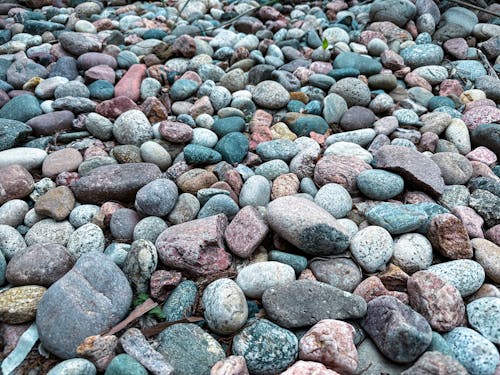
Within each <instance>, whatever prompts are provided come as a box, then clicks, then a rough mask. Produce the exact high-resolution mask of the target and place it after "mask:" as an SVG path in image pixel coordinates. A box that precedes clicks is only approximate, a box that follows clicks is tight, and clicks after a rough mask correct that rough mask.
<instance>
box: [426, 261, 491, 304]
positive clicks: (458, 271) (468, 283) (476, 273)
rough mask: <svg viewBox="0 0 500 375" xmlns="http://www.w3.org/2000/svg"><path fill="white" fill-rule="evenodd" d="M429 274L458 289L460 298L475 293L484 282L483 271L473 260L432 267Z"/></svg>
mask: <svg viewBox="0 0 500 375" xmlns="http://www.w3.org/2000/svg"><path fill="white" fill-rule="evenodd" d="M428 271H429V272H432V273H434V274H435V275H437V276H439V277H440V278H441V279H443V280H444V281H446V282H448V283H450V284H452V285H453V286H454V287H455V288H457V289H458V291H459V292H460V294H461V295H462V297H467V296H470V295H471V294H473V293H474V292H476V291H477V290H478V289H479V288H480V287H481V285H482V284H483V282H484V277H485V273H484V269H483V267H481V265H480V264H479V263H477V262H475V261H473V260H469V259H459V260H452V261H449V262H444V263H439V264H435V265H432V266H430V267H429V268H428Z"/></svg>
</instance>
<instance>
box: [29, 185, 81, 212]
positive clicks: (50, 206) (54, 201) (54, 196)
mask: <svg viewBox="0 0 500 375" xmlns="http://www.w3.org/2000/svg"><path fill="white" fill-rule="evenodd" d="M74 205H75V197H74V195H73V193H72V191H71V189H70V188H68V187H67V186H59V187H56V188H54V189H51V190H49V191H48V192H46V193H45V194H43V195H42V196H41V197H40V198H39V199H38V200H37V201H36V203H35V211H36V213H37V214H39V215H42V216H48V217H51V218H53V219H54V220H57V221H61V220H64V219H66V218H67V217H68V216H69V214H70V213H71V210H72V209H73V207H74Z"/></svg>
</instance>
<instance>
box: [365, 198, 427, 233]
mask: <svg viewBox="0 0 500 375" xmlns="http://www.w3.org/2000/svg"><path fill="white" fill-rule="evenodd" d="M416 208H417V207H416V206H410V205H402V204H397V203H389V202H384V203H380V204H377V205H374V206H373V207H371V208H369V209H368V210H367V211H366V212H365V217H366V219H367V220H368V221H369V222H370V223H371V224H374V225H378V226H380V227H383V228H384V229H386V230H387V231H389V233H391V234H401V233H407V232H412V231H414V230H416V229H419V228H420V227H421V226H422V225H424V224H426V222H427V220H428V215H427V214H426V212H423V211H422V210H417V209H416Z"/></svg>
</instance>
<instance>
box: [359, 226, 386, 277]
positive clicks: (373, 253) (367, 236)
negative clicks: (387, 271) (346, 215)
mask: <svg viewBox="0 0 500 375" xmlns="http://www.w3.org/2000/svg"><path fill="white" fill-rule="evenodd" d="M350 251H351V253H352V255H353V256H354V258H355V259H356V261H357V262H358V264H359V265H360V266H361V267H362V268H363V269H364V270H365V271H366V272H370V273H372V272H376V271H377V270H381V269H383V268H385V265H386V264H387V263H388V262H389V260H390V259H391V257H392V254H393V251H394V248H393V241H392V237H391V235H390V233H389V232H387V231H386V230H385V229H384V228H382V227H378V226H368V227H366V228H364V229H362V230H360V231H359V232H357V233H356V234H355V235H354V237H353V238H352V240H351V243H350Z"/></svg>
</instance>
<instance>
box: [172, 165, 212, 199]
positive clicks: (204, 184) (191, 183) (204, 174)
mask: <svg viewBox="0 0 500 375" xmlns="http://www.w3.org/2000/svg"><path fill="white" fill-rule="evenodd" d="M176 182H177V186H178V187H179V189H181V190H182V191H183V192H184V193H190V194H193V195H196V193H197V192H198V190H200V189H205V188H208V187H210V186H212V185H213V184H215V183H216V182H217V177H216V176H215V174H213V173H212V172H210V171H207V170H205V169H201V168H193V169H191V170H188V171H187V172H184V173H183V174H181V175H180V176H179V177H177V181H176Z"/></svg>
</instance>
